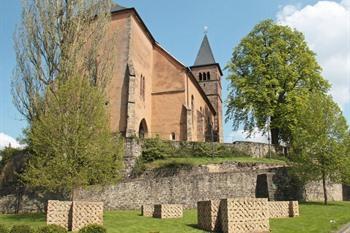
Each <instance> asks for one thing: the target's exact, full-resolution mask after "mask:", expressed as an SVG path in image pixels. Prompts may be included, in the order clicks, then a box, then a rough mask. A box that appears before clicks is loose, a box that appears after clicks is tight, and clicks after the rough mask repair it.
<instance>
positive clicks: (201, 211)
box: [197, 200, 221, 232]
mask: <svg viewBox="0 0 350 233" xmlns="http://www.w3.org/2000/svg"><path fill="white" fill-rule="evenodd" d="M219 207H220V200H210V201H199V202H198V203H197V222H198V227H199V228H200V229H203V230H205V231H210V232H213V231H215V232H216V231H219V230H220V229H221V226H220V214H219Z"/></svg>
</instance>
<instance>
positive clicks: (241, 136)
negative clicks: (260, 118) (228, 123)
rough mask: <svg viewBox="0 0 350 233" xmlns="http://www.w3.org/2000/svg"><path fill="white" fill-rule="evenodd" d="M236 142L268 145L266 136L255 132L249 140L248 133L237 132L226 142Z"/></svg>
mask: <svg viewBox="0 0 350 233" xmlns="http://www.w3.org/2000/svg"><path fill="white" fill-rule="evenodd" d="M234 141H248V142H262V143H268V140H267V137H266V135H262V134H261V133H260V132H258V131H256V132H254V133H253V134H252V135H251V136H250V137H249V138H248V133H247V132H244V131H243V130H237V131H233V132H232V133H230V136H229V138H225V142H234Z"/></svg>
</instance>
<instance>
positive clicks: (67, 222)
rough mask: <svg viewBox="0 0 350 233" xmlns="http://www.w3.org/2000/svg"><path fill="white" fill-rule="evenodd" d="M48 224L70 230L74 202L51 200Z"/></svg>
mask: <svg viewBox="0 0 350 233" xmlns="http://www.w3.org/2000/svg"><path fill="white" fill-rule="evenodd" d="M46 223H47V224H48V225H50V224H55V225H59V226H61V227H64V228H65V229H67V230H70V228H71V224H72V202H71V201H54V200H49V201H48V204H47V214H46Z"/></svg>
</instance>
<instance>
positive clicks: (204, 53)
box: [194, 34, 216, 66]
mask: <svg viewBox="0 0 350 233" xmlns="http://www.w3.org/2000/svg"><path fill="white" fill-rule="evenodd" d="M215 63H216V62H215V58H214V55H213V52H212V50H211V47H210V44H209V40H208V36H207V35H206V34H205V35H204V38H203V41H202V44H201V47H200V49H199V52H198V54H197V58H196V61H195V62H194V66H202V65H210V64H215Z"/></svg>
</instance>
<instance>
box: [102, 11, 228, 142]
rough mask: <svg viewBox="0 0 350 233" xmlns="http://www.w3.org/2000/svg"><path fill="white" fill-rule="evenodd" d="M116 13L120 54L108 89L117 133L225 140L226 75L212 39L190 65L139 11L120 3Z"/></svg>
mask: <svg viewBox="0 0 350 233" xmlns="http://www.w3.org/2000/svg"><path fill="white" fill-rule="evenodd" d="M111 13H112V23H111V30H113V31H116V33H117V42H116V44H117V51H118V56H117V58H116V71H115V72H114V76H113V78H112V80H111V83H110V85H109V88H108V93H109V107H110V113H111V128H112V131H113V132H121V133H122V134H123V135H125V136H127V137H130V136H139V137H153V136H156V135H159V136H160V137H161V138H162V139H167V140H169V139H170V140H177V141H222V140H223V128H222V99H221V89H222V87H221V76H222V71H221V68H220V65H219V64H218V63H216V62H215V59H214V56H213V53H212V50H211V48H210V45H209V41H208V37H207V36H206V35H205V36H204V38H203V42H202V44H201V47H200V49H199V52H198V55H197V58H196V60H195V62H194V65H193V66H190V67H188V66H185V65H184V64H182V63H181V62H180V61H179V60H177V59H176V58H175V57H174V56H172V55H171V54H170V53H169V52H167V51H166V50H165V49H164V48H163V47H162V46H161V45H160V44H158V43H157V41H156V40H155V39H154V37H153V35H152V34H151V32H150V31H149V30H148V29H147V26H146V25H145V23H144V22H143V21H142V19H141V17H140V15H139V14H138V13H137V11H136V9H135V8H125V7H122V6H120V5H114V6H113V8H112V10H111Z"/></svg>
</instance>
